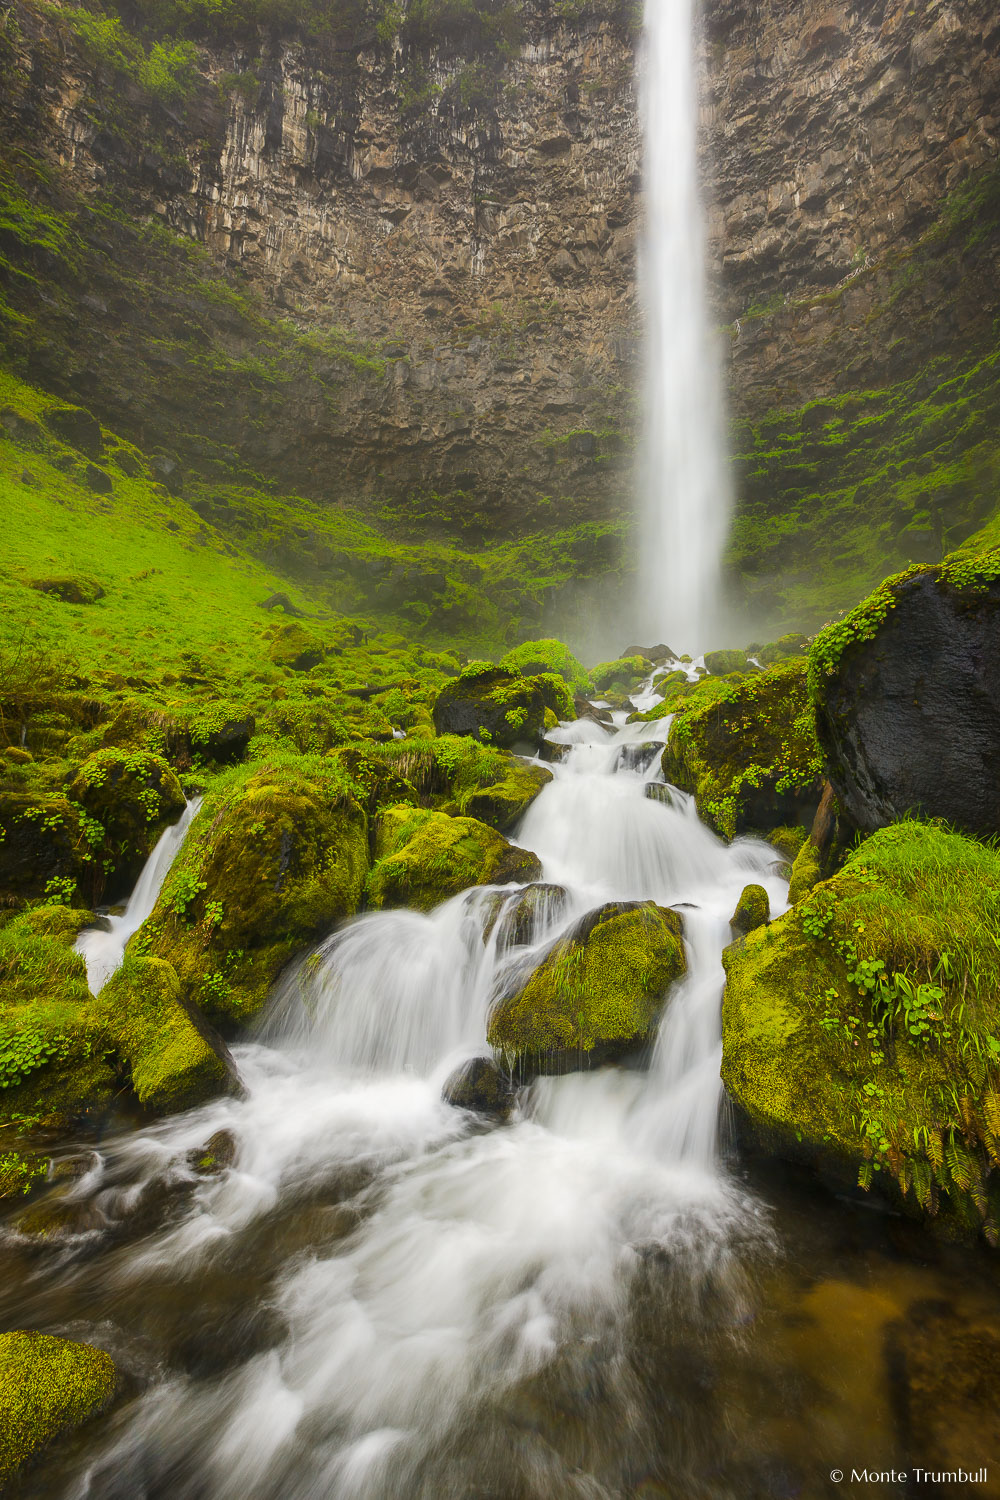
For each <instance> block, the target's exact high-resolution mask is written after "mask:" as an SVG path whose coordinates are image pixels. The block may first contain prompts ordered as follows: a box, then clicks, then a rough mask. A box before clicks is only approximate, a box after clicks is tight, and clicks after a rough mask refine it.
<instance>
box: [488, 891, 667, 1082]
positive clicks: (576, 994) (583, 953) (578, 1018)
mask: <svg viewBox="0 0 1000 1500" xmlns="http://www.w3.org/2000/svg"><path fill="white" fill-rule="evenodd" d="M684 969H685V958H684V946H683V943H682V941H681V922H680V918H679V917H678V915H677V913H676V912H673V911H669V910H667V909H666V908H664V907H659V906H656V905H655V904H654V903H653V902H652V901H633V902H610V903H609V904H607V905H605V906H601V907H598V908H597V909H596V910H595V911H592V912H589V913H588V914H587V916H586V917H584V918H583V919H582V920H581V921H580V922H578V923H577V924H576V925H575V926H574V927H573V928H572V929H571V931H570V932H569V933H568V934H566V935H565V936H563V937H562V938H560V939H559V940H558V941H557V942H556V943H555V944H554V945H553V946H552V947H551V948H550V949H549V951H548V953H547V954H546V955H545V957H544V958H543V959H542V961H541V963H540V964H539V965H538V966H537V967H536V968H535V969H534V970H533V971H532V972H531V973H530V974H528V975H527V976H525V975H524V974H519V975H516V976H515V977H514V982H513V984H512V985H511V987H510V988H508V989H506V990H505V991H504V992H503V993H501V994H500V995H498V996H496V997H495V999H494V1004H493V1009H492V1013H491V1015H490V1023H489V1032H488V1039H489V1043H490V1046H491V1047H494V1048H496V1049H497V1050H498V1051H499V1052H501V1053H502V1054H503V1056H504V1057H505V1058H506V1059H507V1060H508V1062H509V1063H510V1064H512V1065H514V1064H516V1065H517V1066H518V1067H519V1068H524V1067H527V1068H528V1069H531V1070H534V1071H537V1072H542V1073H549V1072H554V1073H563V1072H569V1071H573V1070H575V1069H578V1068H583V1067H587V1066H590V1065H592V1064H597V1063H601V1062H607V1061H610V1060H613V1059H615V1058H619V1057H622V1056H625V1055H626V1054H628V1053H629V1052H632V1051H635V1050H636V1049H637V1048H638V1047H641V1046H643V1045H644V1044H645V1043H646V1042H648V1041H649V1039H650V1037H651V1035H652V1031H653V1027H654V1025H655V1022H656V1019H657V1016H658V1015H659V1012H660V1008H661V1006H662V1004H663V999H664V996H665V995H666V992H667V988H668V986H669V985H670V984H671V983H672V982H673V981H674V980H675V979H677V978H678V977H679V976H680V975H681V974H683V972H684Z"/></svg>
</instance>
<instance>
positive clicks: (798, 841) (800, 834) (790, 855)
mask: <svg viewBox="0 0 1000 1500" xmlns="http://www.w3.org/2000/svg"><path fill="white" fill-rule="evenodd" d="M808 837H809V830H808V828H803V826H802V824H801V823H799V824H796V825H795V826H794V827H792V828H772V829H771V831H770V833H769V834H768V836H767V842H768V843H769V844H770V845H771V848H772V849H777V851H778V853H779V854H780V855H781V857H782V859H786V860H787V861H788V863H789V864H792V863H793V861H794V859H795V856H796V855H797V854H798V853H799V851H800V849H801V848H802V845H803V844H804V843H805V841H806V839H807V838H808Z"/></svg>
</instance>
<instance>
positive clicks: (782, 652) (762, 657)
mask: <svg viewBox="0 0 1000 1500" xmlns="http://www.w3.org/2000/svg"><path fill="white" fill-rule="evenodd" d="M808 650H809V637H808V636H807V635H799V634H796V633H793V634H791V635H782V636H779V637H778V639H777V640H776V641H771V642H770V644H769V645H767V646H761V647H760V649H759V650H757V651H751V653H750V655H751V656H755V657H756V658H757V660H758V661H759V662H760V664H761V666H762V667H772V666H773V665H774V663H775V662H777V661H784V660H785V659H786V658H787V657H789V656H805V654H806V652H807V651H808Z"/></svg>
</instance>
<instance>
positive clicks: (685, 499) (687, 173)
mask: <svg viewBox="0 0 1000 1500" xmlns="http://www.w3.org/2000/svg"><path fill="white" fill-rule="evenodd" d="M695 19H696V17H695V0H646V9H645V24H644V33H643V47H642V54H641V62H640V70H639V91H640V105H641V113H642V125H643V138H644V153H645V155H644V186H645V228H644V232H643V236H642V239H641V243H640V247H639V287H640V297H641V301H642V306H643V311H644V319H645V339H646V343H645V411H644V429H643V448H642V459H641V471H640V484H641V497H640V525H639V538H638V540H639V624H638V626H637V629H638V631H639V633H640V634H645V635H648V636H649V638H650V639H663V638H664V637H666V638H667V639H668V640H670V641H672V642H674V649H675V650H678V651H683V650H684V649H685V645H684V644H683V643H684V642H685V641H688V642H697V643H699V645H700V646H701V648H702V649H704V648H705V647H706V646H707V645H709V644H713V643H714V642H715V640H716V637H717V635H718V631H719V628H720V627H719V618H718V617H719V611H720V560H721V554H722V548H723V546H724V544H725V538H726V527H727V522H728V518H729V511H730V485H729V476H728V470H727V464H726V455H725V444H724V437H723V434H724V422H723V417H722V399H721V381H720V377H719V371H718V366H717V356H716V351H715V348H714V335H713V331H712V327H711V322H710V318H709V313H708V306H707V296H706V275H705V229H704V216H703V210H702V204H701V197H700V190H699V181H698V139H697V132H698V91H697V80H696V73H695V56H694V47H695Z"/></svg>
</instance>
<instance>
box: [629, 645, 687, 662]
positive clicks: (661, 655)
mask: <svg viewBox="0 0 1000 1500" xmlns="http://www.w3.org/2000/svg"><path fill="white" fill-rule="evenodd" d="M622 654H623V655H624V656H642V657H645V659H646V660H647V661H651V662H652V663H653V665H654V666H657V665H658V664H659V663H660V662H661V661H675V660H676V657H675V654H674V652H673V651H671V649H670V647H669V646H665V645H663V644H662V643H661V644H660V645H659V646H626V647H625V650H624V652H623V653H622Z"/></svg>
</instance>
